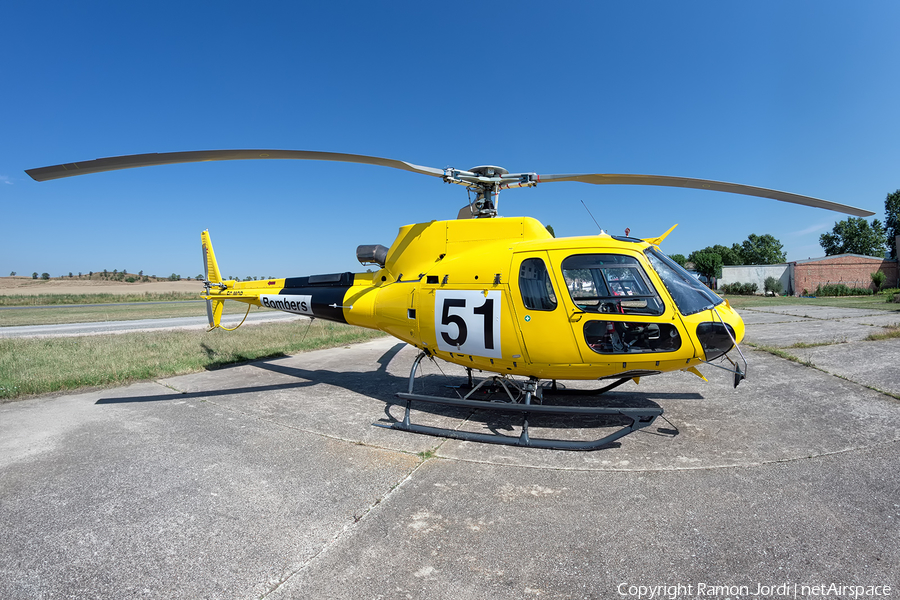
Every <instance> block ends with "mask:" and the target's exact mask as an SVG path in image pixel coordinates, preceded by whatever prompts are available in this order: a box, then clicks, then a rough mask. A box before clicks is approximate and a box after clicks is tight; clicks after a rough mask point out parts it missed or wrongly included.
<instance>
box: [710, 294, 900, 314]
mask: <svg viewBox="0 0 900 600" xmlns="http://www.w3.org/2000/svg"><path fill="white" fill-rule="evenodd" d="M724 297H725V298H727V299H728V302H729V304H731V306H733V307H734V308H737V309H741V308H763V307H766V306H785V305H792V306H831V307H834V308H866V309H874V310H886V311H893V312H900V303H897V302H888V301H887V299H888V297H887V296H885V295H881V294H875V295H872V296H840V297H822V298H795V297H794V296H777V297H774V298H773V297H765V296H724Z"/></svg>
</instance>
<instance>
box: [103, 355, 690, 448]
mask: <svg viewBox="0 0 900 600" xmlns="http://www.w3.org/2000/svg"><path fill="white" fill-rule="evenodd" d="M405 346H406V344H405V343H403V342H399V343H397V344H395V345H394V346H392V347H391V348H390V349H388V350H387V351H386V352H385V353H384V354H382V355H381V356H380V357H379V358H378V359H377V363H378V368H377V369H376V370H374V371H365V372H357V371H331V370H327V369H315V370H309V369H303V368H301V367H296V366H288V365H283V364H278V363H277V362H275V361H278V360H281V359H283V358H286V357H287V355H284V356H276V357H272V358H268V359H264V360H257V361H252V362H249V363H244V364H242V365H237V366H241V367H245V366H252V367H254V368H258V369H265V370H267V371H271V372H273V373H278V374H281V375H286V376H288V377H292V378H296V379H298V380H299V381H296V382H290V383H279V384H271V385H249V386H240V387H230V388H224V389H214V390H202V391H196V392H176V393H171V394H153V395H144V396H127V397H126V396H121V397H107V398H100V399H99V400H97V402H96V404H101V405H102V404H123V403H140V402H165V401H171V400H191V399H207V398H216V397H224V396H232V395H239V394H246V393H264V392H276V391H285V390H291V389H303V388H311V387H313V386H316V385H320V384H325V385H329V386H335V387H340V388H343V389H346V390H347V391H350V392H354V393H356V394H360V395H362V396H366V397H368V398H371V399H373V400H378V401H382V402H384V403H385V407H384V417H382V418H381V419H379V421H378V422H380V423H384V424H388V425H390V424H392V423H397V422H399V420H400V419H398V418H397V417H395V416H394V414H392V412H391V410H392V409H394V411H402V410H403V409H404V407H405V404H406V401H405V400H403V399H400V398H398V397H397V396H396V393H397V392H401V391H406V390H407V388H408V383H409V378H408V377H406V376H399V375H395V374H392V373H391V372H389V370H388V366H389V365H390V363H391V361H393V360H394V359H395V358H396V357H397V355H398V354H399V353H400V351H401V350H402V349H403V348H404V347H405ZM227 368H229V367H217V368H214V369H210V370H220V369H227ZM232 368H233V367H232ZM467 383H468V381H467V377H466V376H465V375H458V374H455V373H448V374H443V373H439V374H422V375H419V376H418V377H417V378H416V386H415V387H416V390H417V391H420V390H424V391H427V392H429V393H433V394H436V395H437V394H440V395H444V396H447V397H448V398H452V397H459V396H458V395H457V394H462V395H464V394H465V393H466V391H467V389H466V385H467ZM499 393H500V390H492V391H491V392H490V393H489V394H484V395H480V396H479V399H484V400H485V401H486V402H489V401H490V400H491V399H495V398H499V397H500V396H499ZM490 396H493V398H491V397H490ZM702 398H703V396H702V395H700V394H698V393H672V392H607V393H606V394H604V395H603V396H602V397H601V396H595V395H583V394H574V395H568V394H565V393H564V392H563V393H554V392H552V391H550V390H546V391H545V392H544V403H545V404H550V403H552V404H554V405H558V406H598V405H602V406H609V407H616V408H660V405H659V404H657V402H656V401H657V400H660V401H665V400H700V399H702ZM412 406H413V408H414V409H415V410H416V411H417V412H418V413H425V414H428V415H433V416H435V417H445V418H453V419H457V420H460V421H466V422H468V423H470V424H472V425H474V426H479V425H480V426H481V427H483V428H485V429H488V430H490V431H491V432H493V433H495V434H504V435H508V434H509V433H510V432H512V431H514V430H515V429H516V428H517V427H518V426H519V425H518V424H519V422H520V421H521V417H520V416H518V415H514V414H509V413H506V412H502V411H497V410H484V409H468V408H459V407H454V406H448V405H441V404H433V403H424V402H415V401H414V402H413V404H412ZM532 420H533V421H532V426H534V427H539V428H544V429H552V430H581V429H584V430H589V429H598V428H608V427H621V426H623V425H624V424H626V422H627V419H625V418H623V417H620V416H616V415H603V416H588V417H585V416H563V415H540V416H536V417H532ZM656 431H657V432H658V434H659V435H667V436H674V435H677V433H678V430H677V429H665V428H658V429H656ZM652 432H653V431H648V433H652Z"/></svg>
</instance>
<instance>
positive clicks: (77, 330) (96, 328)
mask: <svg viewBox="0 0 900 600" xmlns="http://www.w3.org/2000/svg"><path fill="white" fill-rule="evenodd" d="M243 318H244V315H243V313H242V314H239V315H223V316H222V325H223V326H225V327H234V326H235V325H237V324H238V323H240V322H241V319H243ZM305 318H307V317H304V316H302V315H292V314H290V313H283V312H277V311H268V310H264V311H250V314H248V315H247V321H246V323H245V324H248V323H269V322H273V321H290V320H296V319H305ZM208 327H209V321H208V320H207V318H206V316H202V317H174V318H170V319H138V320H135V321H101V322H97V323H64V324H62V325H24V326H19V327H0V338H4V337H66V336H78V335H97V334H103V333H132V332H135V331H154V330H161V329H204V328H208Z"/></svg>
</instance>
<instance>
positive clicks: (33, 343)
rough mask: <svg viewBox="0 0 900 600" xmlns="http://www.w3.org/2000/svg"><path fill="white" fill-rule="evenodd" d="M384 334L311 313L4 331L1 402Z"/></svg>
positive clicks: (0, 344) (0, 341)
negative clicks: (182, 327) (217, 322)
mask: <svg viewBox="0 0 900 600" xmlns="http://www.w3.org/2000/svg"><path fill="white" fill-rule="evenodd" d="M307 327H309V330H308V331H307ZM383 335H384V334H383V333H381V332H378V331H372V330H368V329H361V328H359V327H353V326H351V325H343V324H339V323H330V322H325V321H319V320H315V321H312V324H311V325H310V322H309V321H306V320H304V321H292V322H289V323H272V324H265V325H254V326H245V327H241V328H240V329H238V330H237V331H233V332H226V331H222V330H220V329H217V330H214V331H211V332H204V331H166V332H153V333H134V334H121V335H97V336H83V337H66V338H29V339H21V338H5V339H4V338H0V401H3V400H11V399H15V398H21V397H24V396H30V395H34V394H45V393H49V392H57V391H64V390H74V389H78V388H83V387H98V386H116V385H123V384H127V383H132V382H135V381H142V380H152V379H157V378H160V377H170V376H173V375H181V374H184V373H192V372H197V371H202V370H207V369H215V368H218V367H221V366H224V365H229V364H234V363H240V362H245V361H249V360H255V359H260V358H268V357H276V356H285V355H288V354H293V353H297V352H302V351H305V350H314V349H318V348H330V347H335V346H342V345H345V344H349V343H353V342H359V341H364V340H369V339H373V338H377V337H381V336H383Z"/></svg>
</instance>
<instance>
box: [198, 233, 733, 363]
mask: <svg viewBox="0 0 900 600" xmlns="http://www.w3.org/2000/svg"><path fill="white" fill-rule="evenodd" d="M651 247H652V244H650V243H648V242H644V241H640V240H633V239H630V238H614V237H611V236H608V235H605V234H601V235H598V236H585V237H572V238H560V239H556V238H553V237H551V236H550V234H549V233H548V232H547V230H546V229H545V228H544V227H543V225H541V224H540V223H539V222H538V221H536V220H534V219H531V218H527V217H521V218H494V219H474V220H455V221H432V222H430V223H419V224H415V225H407V226H404V227H401V228H400V232H399V235H398V236H397V239H396V240H395V241H394V243H393V244H392V245H391V247H390V249H389V251H388V253H387V258H386V260H385V261H384V265H383V267H381V268H380V269H379V270H378V271H376V272H374V273H357V274H351V273H344V274H335V275H322V276H312V277H308V278H307V277H300V278H286V279H273V280H266V281H251V282H232V281H226V282H224V285H225V286H226V287H225V289H223V290H221V291H217V292H215V291H214V292H211V293H210V294H209V295H208V296H205V297H206V298H207V299H212V300H222V299H233V300H239V301H242V302H247V303H250V304H255V305H258V306H267V307H270V308H277V309H279V310H286V311H287V312H294V313H298V314H306V315H309V316H314V317H317V318H326V319H331V320H335V321H343V322H346V323H350V324H352V325H358V326H360V327H366V328H370V329H378V330H381V331H384V332H386V333H388V334H390V335H392V336H394V337H396V338H398V339H400V340H403V341H405V342H407V343H409V344H411V345H413V346H416V347H417V348H420V349H422V350H424V351H426V352H427V353H429V354H431V355H433V356H436V357H438V358H441V359H443V360H446V361H448V362H451V363H456V364H460V365H463V366H465V367H470V368H474V369H480V370H484V371H491V372H498V373H506V374H515V375H523V376H533V377H537V378H541V379H600V378H609V377H616V376H619V377H629V376H634V377H639V376H641V375H647V374H653V373H660V372H666V371H674V370H684V369H690V370H693V367H694V366H695V365H697V364H698V363H700V362H702V361H703V360H704V359H705V358H706V357H705V354H704V350H703V348H702V347H701V343H700V342H699V341H698V339H697V329H698V326H699V325H700V324H701V323H705V324H717V323H718V324H720V323H722V322H724V323H727V324H728V325H729V326H730V327H731V329H732V331H733V335H734V338H735V339H736V341H737V342H740V341H741V339H742V338H743V336H744V324H743V321H742V320H741V318H740V316H738V314H737V313H736V312H735V311H734V310H732V309H731V307H730V306H729V305H728V304H727V303H721V304H718V306H716V307H715V308H714V309H705V310H701V311H699V312H696V313H694V314H690V315H688V316H685V315H683V314H681V312H679V310H678V307H677V306H676V303H675V301H674V300H673V297H672V295H671V294H670V293H669V291H668V290H667V288H666V285H665V283H664V282H663V281H662V279H661V278H660V276H659V275H658V274H657V272H656V271H655V270H654V268H653V267H652V266H651V264H650V262H649V261H648V258H647V256H646V251H647V249H648V248H651ZM595 254H596V255H601V254H603V255H615V256H616V257H618V259H619V260H623V261H624V260H627V261H630V264H639V265H640V268H642V269H643V273H644V276H643V278H644V279H643V280H644V281H645V282H647V283H649V284H650V285H649V287H651V288H654V289H655V292H656V294H657V295H658V298H659V304H658V308H657V310H656V313H654V314H625V313H626V311H625V310H624V309H622V308H620V309H619V312H596V311H594V312H592V311H591V310H589V309H586V308H585V306H584V305H583V304H580V303H579V302H578V301H577V300H578V298H576V297H575V294H576V292H573V291H572V289H573V285H575V286H576V287H577V285H579V284H577V283H576V284H573V280H572V279H571V275H570V274H571V273H572V272H573V271H571V270H570V271H568V273H569V274H566V275H564V271H563V261H564V260H566V259H567V258H568V257H572V256H576V255H595ZM623 257H624V258H623ZM534 264H537V265H545V267H546V270H545V273H544V280H543V281H542V284H541V288H540V289H541V291H542V293H543V294H544V295H546V296H547V297H548V298H550V299H551V300H552V303H551V302H548V301H545V304H544V305H541V306H536V305H535V304H534V302H535V301H534V300H531V299H530V297H529V293H530V292H526V291H525V289H524V288H525V287H526V286H527V285H531V283H530V282H529V281H526V280H524V279H522V278H523V277H525V276H526V275H525V273H526V272H527V271H529V269H530V267H531V265H534ZM586 285H587V286H588V287H589V286H590V285H591V284H586ZM620 299H624V300H626V302H621V304H623V305H625V304H628V302H627V300H628V297H627V296H622V297H621V298H620ZM551 306H552V307H551ZM594 321H599V322H598V323H594ZM623 328H624V329H625V330H628V331H643V330H647V331H649V332H651V333H650V334H647V333H646V332H645V334H644V337H645V338H646V337H648V336H650V337H651V338H652V339H653V340H654V341H653V342H646V343H647V344H649V345H652V346H653V348H652V351H651V350H649V348H650V346H649V345H648V346H647V347H646V348H645V349H647V351H642V348H644V347H643V346H640V345H637V344H635V345H633V346H630V347H629V346H628V345H627V344H626V345H625V346H622V347H617V349H615V350H613V349H611V347H607V346H602V345H600V344H599V343H594V342H596V340H594V338H592V337H591V336H592V335H593V333H591V334H589V332H605V331H606V330H608V331H609V332H612V333H614V332H615V331H616V330H617V329H618V330H619V331H622V330H623ZM660 331H661V332H663V335H664V336H671V338H672V340H674V341H670V342H668V343H667V344H665V345H661V344H660V343H659V342H658V341H656V340H658V339H659V336H660V333H659V332H660ZM652 335H655V336H656V337H655V338H653V337H652ZM592 340H593V342H592Z"/></svg>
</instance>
